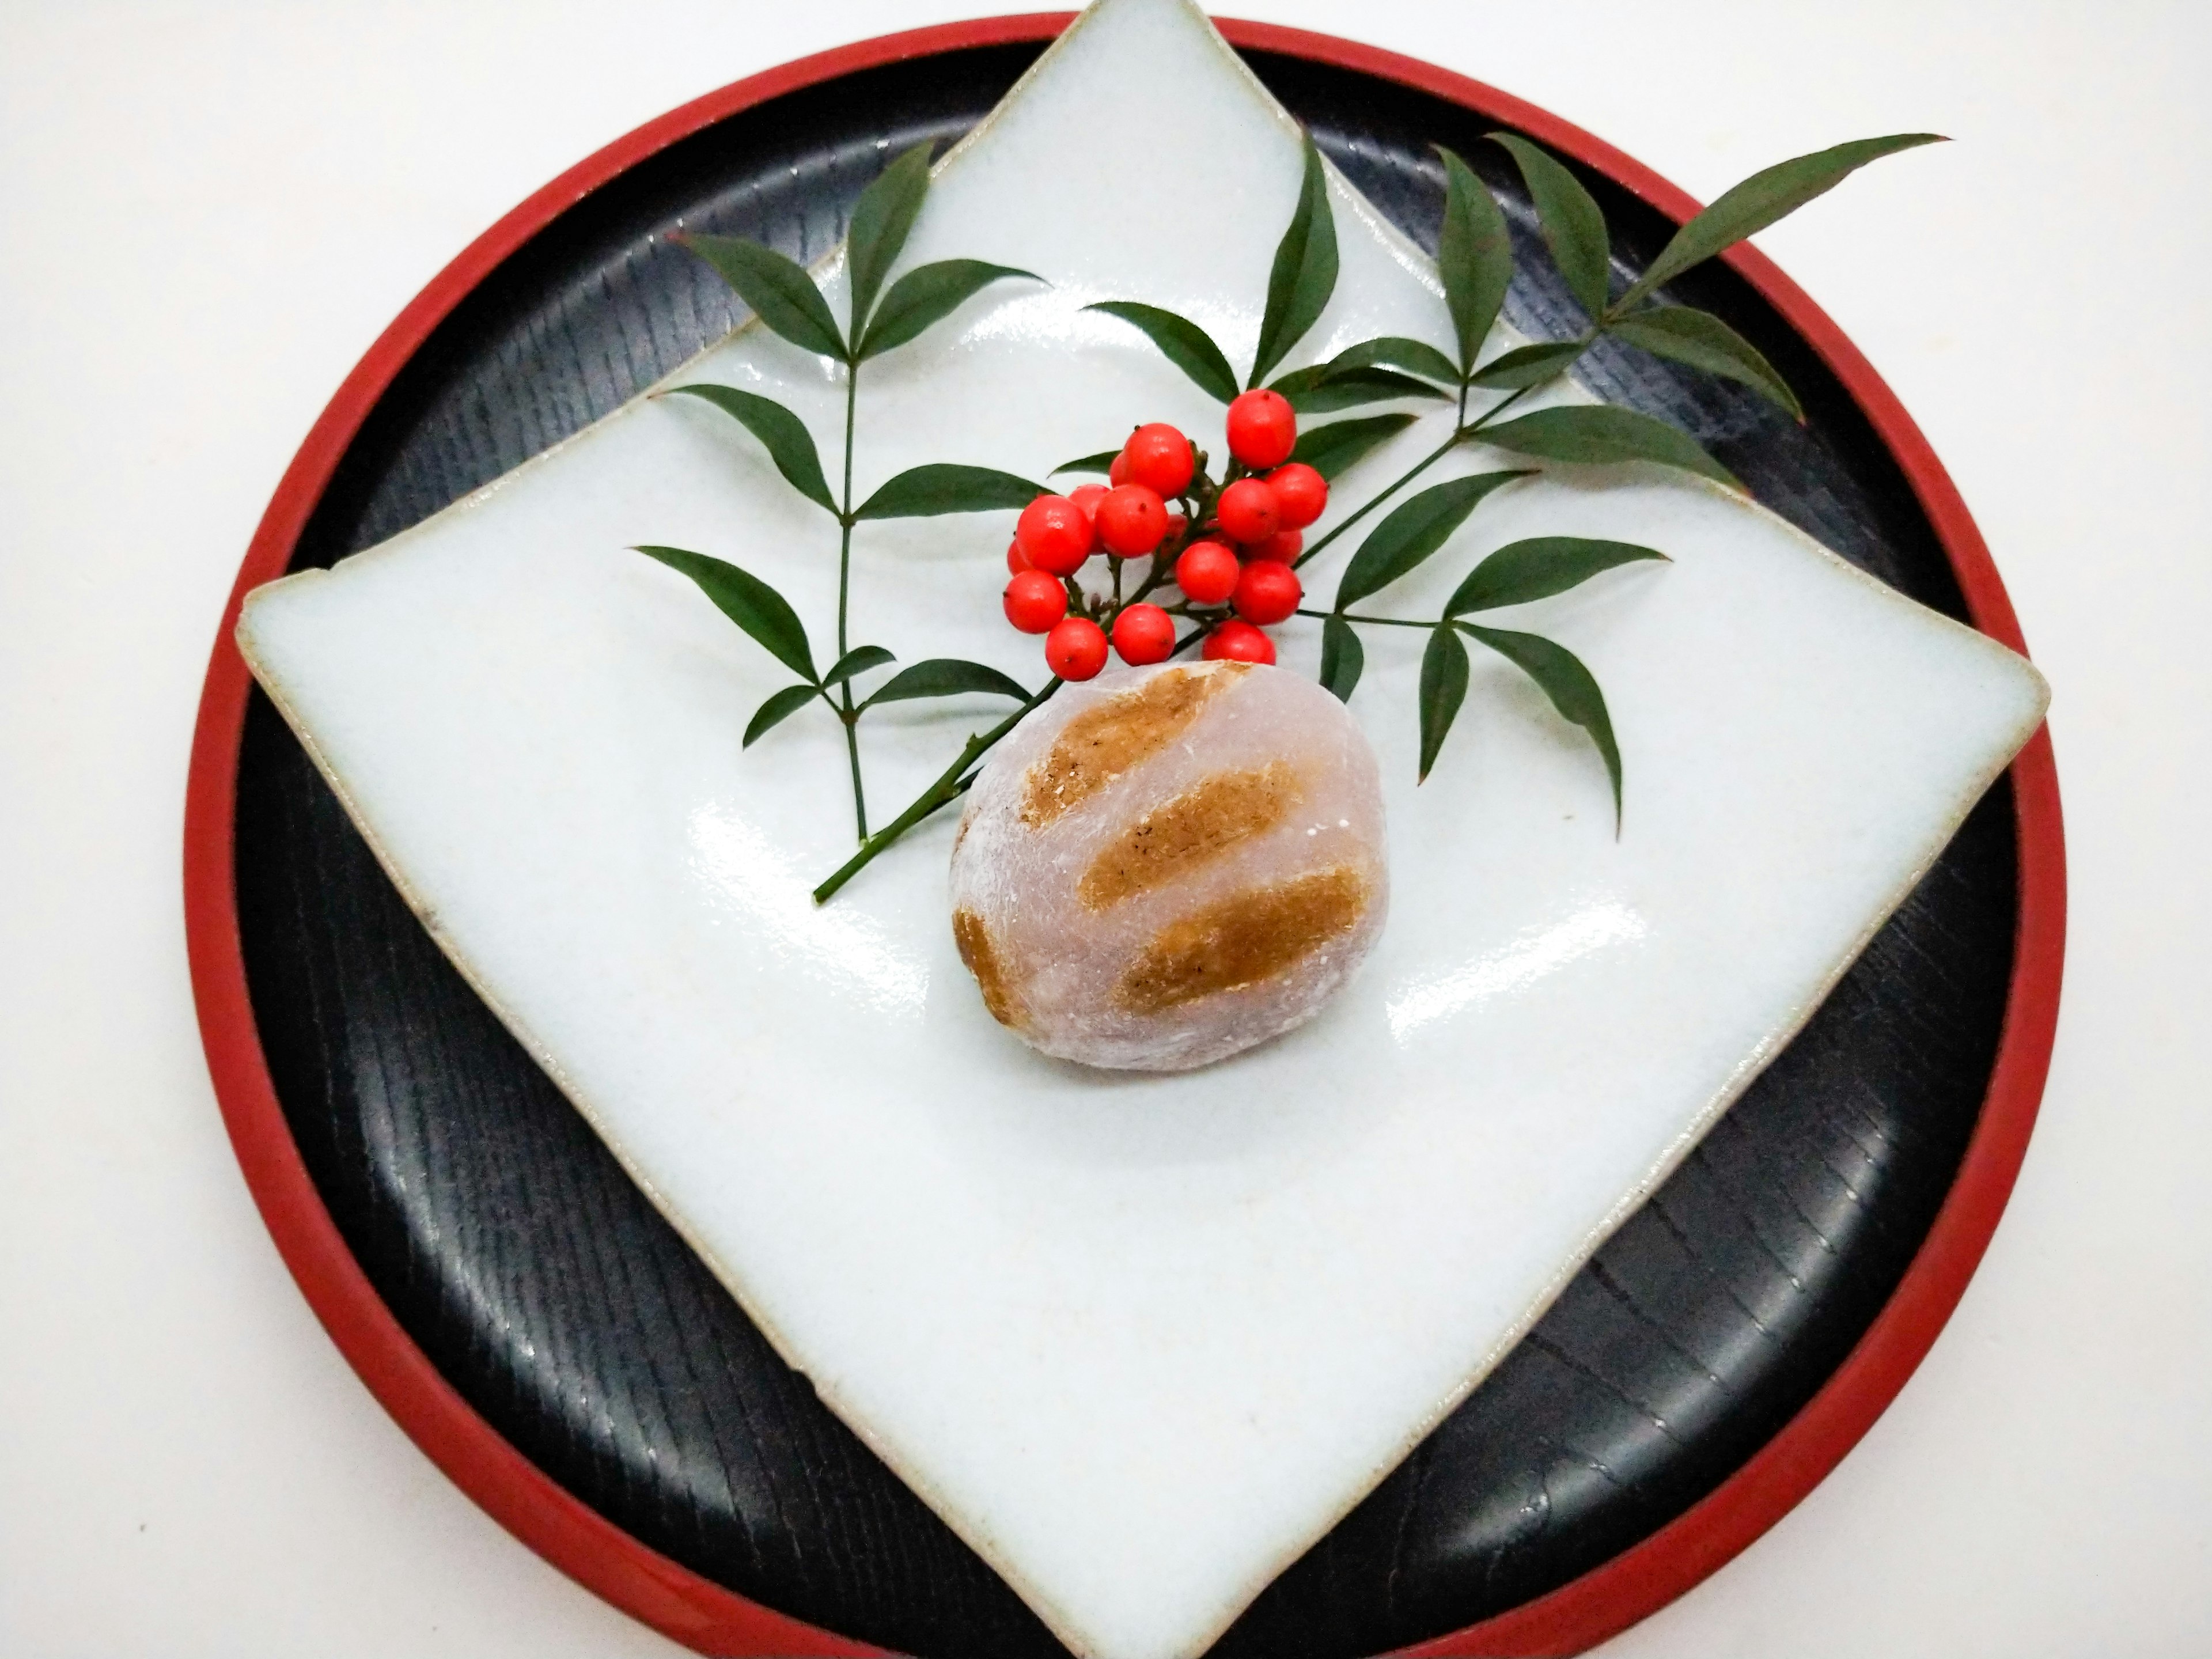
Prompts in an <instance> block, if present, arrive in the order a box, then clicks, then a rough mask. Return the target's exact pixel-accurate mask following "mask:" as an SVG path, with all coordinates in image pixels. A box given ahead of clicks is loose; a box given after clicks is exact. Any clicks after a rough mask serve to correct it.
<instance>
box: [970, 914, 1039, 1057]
mask: <svg viewBox="0 0 2212 1659" xmlns="http://www.w3.org/2000/svg"><path fill="white" fill-rule="evenodd" d="M952 942H953V944H954V945H957V946H958V947H959V951H960V960H961V961H963V962H964V963H967V964H968V971H969V973H971V974H973V975H975V986H976V988H977V989H978V990H980V991H981V992H982V994H983V1006H984V1007H986V1008H987V1009H989V1010H990V1011H991V1018H993V1019H995V1020H997V1021H998V1022H999V1024H1001V1025H1011V1026H1012V1027H1013V1028H1014V1030H1017V1031H1018V1030H1021V1029H1022V1027H1023V1026H1024V1025H1025V1024H1028V1023H1029V1010H1028V1009H1027V1008H1025V1007H1024V1006H1023V1004H1022V998H1021V993H1020V992H1018V991H1017V990H1016V989H1015V988H1014V983H1013V981H1012V978H1011V977H1010V976H1009V975H1008V974H1007V972H1006V963H1003V962H1002V961H1000V957H999V947H998V945H996V944H995V943H994V941H993V940H992V938H991V930H990V928H989V927H986V926H985V925H984V921H983V918H982V917H981V916H979V915H976V914H975V912H974V911H973V910H970V909H967V908H964V907H963V908H961V909H957V910H955V911H954V912H953V913H952Z"/></svg>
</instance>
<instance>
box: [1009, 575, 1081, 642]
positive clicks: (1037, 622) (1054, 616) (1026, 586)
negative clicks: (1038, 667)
mask: <svg viewBox="0 0 2212 1659" xmlns="http://www.w3.org/2000/svg"><path fill="white" fill-rule="evenodd" d="M1066 614H1067V590H1066V588H1064V587H1062V586H1060V580H1059V579H1058V578H1057V577H1054V576H1048V575H1047V574H1045V573H1044V572H1043V571H1042V570H1024V571H1021V572H1019V573H1018V574H1016V575H1015V577H1014V579H1013V580H1012V581H1010V582H1008V583H1007V584H1006V620H1007V621H1008V622H1010V623H1013V625H1014V626H1015V627H1017V628H1018V629H1021V630H1022V632H1023V633H1024V634H1042V633H1043V632H1044V631H1045V630H1046V629H1049V628H1050V627H1051V626H1052V625H1053V624H1054V623H1056V622H1058V621H1059V620H1060V618H1061V617H1065V616H1066Z"/></svg>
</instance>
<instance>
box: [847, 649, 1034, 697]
mask: <svg viewBox="0 0 2212 1659" xmlns="http://www.w3.org/2000/svg"><path fill="white" fill-rule="evenodd" d="M963 691H981V692H983V693H984V694H985V695H987V696H994V697H1012V699H1013V700H1014V701H1015V702H1028V701H1029V697H1030V694H1029V693H1028V692H1027V691H1025V690H1023V689H1022V686H1021V684H1020V682H1019V681H1018V680H1014V679H1011V678H1008V677H1007V676H1006V675H1004V674H1001V673H1000V671H998V670H997V669H995V668H990V667H987V666H985V665H983V664H981V663H980V662H963V661H962V660H961V659H959V658H957V657H932V658H930V659H928V660H927V662H918V663H916V664H915V665H914V666H913V667H911V668H902V669H901V670H899V671H898V672H897V673H896V674H894V675H892V676H891V677H890V678H889V679H888V680H885V681H884V684H882V686H880V687H879V688H878V690H877V692H876V695H875V696H872V697H870V698H869V699H868V700H867V702H864V703H862V704H861V705H860V707H861V708H873V707H874V706H875V705H876V704H878V703H879V702H908V701H910V700H911V699H913V698H915V697H950V696H957V695H958V694H959V693H961V692H963Z"/></svg>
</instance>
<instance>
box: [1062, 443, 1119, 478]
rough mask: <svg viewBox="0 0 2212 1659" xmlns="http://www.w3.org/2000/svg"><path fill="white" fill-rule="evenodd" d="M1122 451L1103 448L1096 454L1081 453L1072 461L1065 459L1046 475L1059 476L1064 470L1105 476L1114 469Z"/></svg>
mask: <svg viewBox="0 0 2212 1659" xmlns="http://www.w3.org/2000/svg"><path fill="white" fill-rule="evenodd" d="M1120 453H1121V451H1120V450H1118V449H1102V450H1100V451H1099V452H1098V453H1097V454H1096V455H1079V456H1077V457H1076V458H1075V459H1073V460H1072V461H1063V462H1062V463H1060V465H1058V466H1056V467H1054V468H1053V470H1052V471H1049V472H1048V473H1046V474H1045V475H1044V476H1045V477H1048V478H1057V477H1059V476H1060V474H1061V473H1063V472H1096V473H1098V474H1100V475H1102V476H1103V475H1104V474H1105V473H1107V472H1109V471H1112V469H1113V465H1114V459H1115V457H1116V456H1117V455H1119V454H1120Z"/></svg>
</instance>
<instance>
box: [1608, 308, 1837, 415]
mask: <svg viewBox="0 0 2212 1659" xmlns="http://www.w3.org/2000/svg"><path fill="white" fill-rule="evenodd" d="M1607 333H1609V334H1612V335H1613V336H1614V337H1617V338H1619V339H1623V340H1626V341H1627V342H1628V343H1629V344H1631V345H1632V346H1639V347H1641V348H1642V349H1644V350H1646V351H1649V352H1650V353H1652V354H1653V355H1654V356H1660V357H1670V358H1672V359H1673V360H1674V362H1678V363H1687V364H1688V365H1689V366H1690V367H1691V368H1702V369H1704V370H1705V373H1706V374H1722V375H1725V376H1727V377H1728V378H1729V380H1741V381H1742V382H1743V383H1744V385H1746V386H1749V387H1750V388H1751V389H1752V390H1753V391H1754V392H1759V394H1760V395H1761V396H1763V397H1765V398H1767V399H1768V400H1770V401H1771V402H1773V403H1777V404H1780V405H1781V406H1782V407H1783V408H1784V409H1785V410H1789V412H1790V415H1791V416H1793V417H1794V418H1795V419H1796V420H1797V421H1799V422H1802V421H1803V420H1804V418H1805V411H1804V410H1803V409H1802V408H1801V407H1799V405H1798V403H1797V394H1796V392H1792V391H1790V387H1789V386H1788V385H1787V384H1786V383H1785V382H1784V380H1783V378H1782V377H1781V376H1780V375H1779V374H1776V373H1775V372H1774V365H1773V364H1771V363H1770V362H1767V361H1766V359H1765V358H1764V357H1762V356H1759V349H1758V348H1757V347H1756V346H1754V345H1753V344H1752V343H1751V342H1750V341H1748V340H1747V339H1745V338H1744V337H1743V336H1742V335H1741V334H1739V333H1737V332H1736V331H1735V330H1734V329H1732V328H1730V327H1729V325H1727V324H1726V323H1724V322H1723V321H1722V320H1721V319H1719V318H1717V317H1716V316H1714V315H1713V314H1712V313H1711V312H1705V311H1696V310H1692V308H1691V307H1688V306H1655V307H1652V308H1651V309H1650V310H1649V311H1639V312H1636V313H1633V314H1632V315H1630V316H1626V317H1623V318H1621V319H1620V320H1619V321H1618V322H1615V323H1612V324H1609V325H1607Z"/></svg>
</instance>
